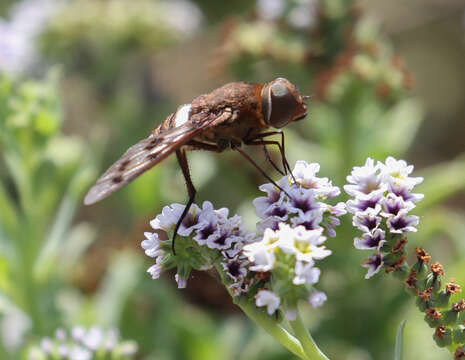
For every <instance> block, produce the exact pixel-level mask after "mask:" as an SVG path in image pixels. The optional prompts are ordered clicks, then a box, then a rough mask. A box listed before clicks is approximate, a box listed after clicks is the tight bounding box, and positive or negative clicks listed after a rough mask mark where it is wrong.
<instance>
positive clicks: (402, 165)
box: [378, 156, 423, 190]
mask: <svg viewBox="0 0 465 360" xmlns="http://www.w3.org/2000/svg"><path fill="white" fill-rule="evenodd" d="M378 166H379V168H380V170H381V178H382V179H383V181H385V182H386V183H388V184H390V185H393V186H398V185H400V186H405V187H406V188H407V189H408V190H411V189H413V187H414V186H415V185H418V184H420V183H422V182H423V178H422V177H409V175H410V174H411V173H412V171H413V165H407V163H406V162H405V160H396V159H394V158H393V157H392V156H389V157H388V158H387V159H386V163H385V164H383V163H382V162H378Z"/></svg>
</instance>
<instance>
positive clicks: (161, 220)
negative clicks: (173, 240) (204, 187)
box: [150, 204, 200, 236]
mask: <svg viewBox="0 0 465 360" xmlns="http://www.w3.org/2000/svg"><path fill="white" fill-rule="evenodd" d="M185 207H186V206H185V205H182V204H172V205H171V206H165V207H163V210H162V212H161V214H159V215H157V217H156V218H155V219H153V220H152V221H150V225H151V226H152V228H153V229H155V230H164V231H171V230H174V227H175V226H176V224H177V223H178V220H179V219H180V218H181V215H182V213H183V211H184V208H185ZM199 213H200V209H199V207H198V206H197V205H195V204H192V206H191V207H190V209H189V211H188V213H187V215H186V217H185V218H184V219H183V221H182V223H181V225H180V226H179V229H178V235H180V236H189V235H190V234H191V233H192V231H193V230H194V229H195V228H196V226H197V225H198V220H199Z"/></svg>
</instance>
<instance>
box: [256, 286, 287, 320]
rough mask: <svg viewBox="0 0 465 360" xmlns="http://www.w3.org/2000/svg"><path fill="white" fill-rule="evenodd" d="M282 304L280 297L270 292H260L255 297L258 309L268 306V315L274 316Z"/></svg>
mask: <svg viewBox="0 0 465 360" xmlns="http://www.w3.org/2000/svg"><path fill="white" fill-rule="evenodd" d="M280 303H281V299H280V298H279V296H278V295H276V294H275V293H274V292H272V291H269V290H260V291H259V292H258V293H257V295H256V296H255V304H256V305H257V306H258V307H261V306H266V307H267V312H268V315H272V314H273V313H274V312H275V311H276V310H277V309H278V307H279V304H280Z"/></svg>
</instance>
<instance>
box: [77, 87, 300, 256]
mask: <svg viewBox="0 0 465 360" xmlns="http://www.w3.org/2000/svg"><path fill="white" fill-rule="evenodd" d="M307 98H308V96H302V95H301V94H300V92H299V90H297V88H296V86H295V85H293V84H292V83H291V82H290V81H288V80H286V79H284V78H277V79H275V80H273V81H271V82H268V83H263V84H251V83H245V82H233V83H229V84H226V85H224V86H222V87H220V88H218V89H216V90H213V91H212V92H210V93H208V94H204V95H201V96H199V97H197V98H195V99H194V100H193V101H192V103H190V104H185V105H181V106H179V107H178V109H177V110H176V112H174V113H173V114H171V115H169V116H168V117H167V118H166V120H165V121H163V122H162V123H161V124H160V126H158V127H157V128H156V129H155V130H153V131H152V133H151V134H150V135H149V136H148V137H147V138H146V139H143V140H142V141H140V142H138V143H137V144H135V145H133V146H131V147H130V148H129V149H128V150H127V151H126V152H125V153H124V155H123V156H122V157H121V158H120V159H119V160H118V161H116V162H115V163H114V164H113V165H111V166H110V168H109V169H108V170H107V171H106V172H105V173H104V174H103V175H102V176H101V177H100V178H99V179H98V180H97V182H96V184H95V185H94V186H93V187H92V188H91V189H90V190H89V192H88V193H87V195H86V197H85V199H84V204H86V205H91V204H94V203H96V202H98V201H100V200H102V199H104V198H106V197H107V196H108V195H110V194H112V193H113V192H115V191H116V190H118V189H120V188H121V187H123V186H125V185H127V184H128V183H129V182H131V181H132V180H134V179H135V178H136V177H138V176H139V175H141V174H142V173H144V172H145V171H147V170H149V169H150V168H152V167H153V166H155V165H157V164H158V163H160V162H161V161H162V160H163V159H165V158H166V157H167V156H169V155H170V154H172V153H173V152H175V153H176V157H177V160H178V162H179V165H180V166H181V170H182V173H183V175H184V178H185V180H186V185H187V192H188V195H189V200H188V202H187V205H186V207H185V208H184V212H183V214H182V216H181V218H180V220H179V222H178V224H177V226H176V228H175V232H174V237H173V251H174V239H175V237H176V234H177V230H178V228H179V226H180V225H181V223H182V221H183V219H184V217H185V216H186V215H187V212H188V211H189V208H190V206H191V205H192V203H193V202H194V198H195V194H196V190H195V187H194V185H193V183H192V180H191V176H190V172H189V166H188V162H187V157H186V151H188V150H207V151H214V152H222V151H224V150H226V149H232V150H235V151H237V152H239V153H240V154H241V155H242V156H243V157H244V158H245V159H246V160H247V161H249V162H250V163H251V164H252V165H253V166H254V167H256V168H257V169H258V170H259V171H260V172H261V173H262V175H264V176H265V177H266V178H267V179H268V180H269V181H271V182H272V183H274V184H275V182H274V181H273V180H272V179H271V178H270V177H269V176H268V175H267V174H266V173H265V172H264V171H263V170H262V169H261V168H260V166H258V164H257V163H256V162H255V161H254V160H253V159H252V158H251V157H250V156H249V155H248V154H247V153H245V152H244V151H243V150H242V148H241V145H242V144H245V145H252V146H263V147H264V151H265V155H266V156H267V159H268V160H269V161H270V162H271V164H272V165H273V167H274V168H275V169H277V170H278V171H279V172H281V173H283V172H282V171H281V170H280V169H279V168H278V166H277V165H276V164H275V163H274V162H273V161H272V160H271V158H270V156H269V154H268V151H267V150H266V146H267V145H269V146H271V145H275V146H277V147H278V148H279V151H280V153H281V160H282V167H283V170H284V173H285V174H287V173H288V172H290V167H289V164H288V163H287V160H286V157H285V152H284V134H283V133H282V131H276V130H273V131H268V129H269V128H270V127H272V128H276V129H280V128H282V127H284V126H286V125H287V124H289V123H290V122H292V121H296V120H300V119H303V118H304V117H305V116H306V115H307V105H306V104H305V100H306V99H307ZM273 135H281V142H278V141H272V140H267V138H268V137H270V136H273ZM275 185H276V184H275ZM276 186H278V185H276ZM278 187H279V186H278Z"/></svg>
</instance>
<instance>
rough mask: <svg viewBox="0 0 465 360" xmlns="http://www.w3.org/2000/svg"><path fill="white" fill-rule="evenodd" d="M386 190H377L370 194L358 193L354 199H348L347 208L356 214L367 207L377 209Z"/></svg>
mask: <svg viewBox="0 0 465 360" xmlns="http://www.w3.org/2000/svg"><path fill="white" fill-rule="evenodd" d="M383 193H384V190H382V189H381V190H375V191H372V192H371V193H369V194H358V196H357V197H356V198H355V199H354V200H349V201H347V210H348V211H349V212H350V213H352V214H355V213H357V212H359V211H365V210H367V209H376V208H377V207H378V206H379V203H380V202H381V200H382V199H383V196H384V194H383Z"/></svg>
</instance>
